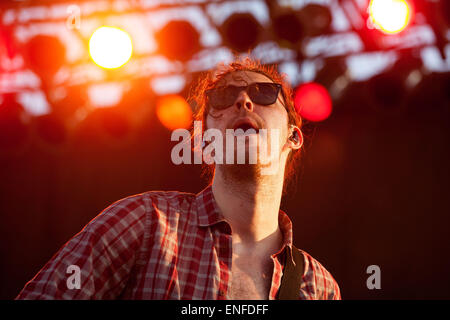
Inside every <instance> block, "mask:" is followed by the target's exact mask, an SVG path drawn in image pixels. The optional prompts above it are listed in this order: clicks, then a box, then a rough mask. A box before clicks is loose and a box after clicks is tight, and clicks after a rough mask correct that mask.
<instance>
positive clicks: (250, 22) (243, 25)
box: [220, 13, 262, 52]
mask: <svg viewBox="0 0 450 320" xmlns="http://www.w3.org/2000/svg"><path fill="white" fill-rule="evenodd" d="M261 31H262V27H261V25H260V24H259V22H258V21H257V20H256V18H255V17H254V16H253V15H252V14H250V13H235V14H232V15H231V16H229V17H228V18H227V19H226V20H225V22H224V23H223V24H222V26H221V27H220V32H221V34H222V37H223V39H224V42H225V45H227V46H228V47H230V48H231V49H233V50H235V51H237V52H247V51H248V50H251V49H253V48H254V47H255V46H256V45H257V43H258V41H259V37H260V33H261Z"/></svg>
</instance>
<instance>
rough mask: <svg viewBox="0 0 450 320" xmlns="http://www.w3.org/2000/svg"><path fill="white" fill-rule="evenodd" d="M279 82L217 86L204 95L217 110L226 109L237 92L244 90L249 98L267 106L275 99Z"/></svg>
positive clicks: (231, 103)
mask: <svg viewBox="0 0 450 320" xmlns="http://www.w3.org/2000/svg"><path fill="white" fill-rule="evenodd" d="M280 89H281V84H278V83H273V82H256V83H252V84H250V85H248V86H242V87H238V86H233V85H229V86H226V87H218V88H213V89H209V90H206V97H207V98H208V103H209V105H210V106H211V107H213V108H214V109H218V110H223V109H226V108H228V107H230V106H232V105H233V103H234V102H235V101H236V99H237V97H238V95H239V93H240V92H241V91H242V90H245V91H246V92H247V94H248V96H249V97H250V99H251V100H252V101H253V102H254V103H256V104H259V105H262V106H268V105H271V104H273V103H275V101H277V98H278V93H279V92H280Z"/></svg>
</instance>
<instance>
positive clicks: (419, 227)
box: [0, 74, 450, 299]
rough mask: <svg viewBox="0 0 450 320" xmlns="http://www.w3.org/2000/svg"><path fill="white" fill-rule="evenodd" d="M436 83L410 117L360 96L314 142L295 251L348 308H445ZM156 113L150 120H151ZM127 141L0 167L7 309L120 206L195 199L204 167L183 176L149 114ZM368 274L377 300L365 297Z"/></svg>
mask: <svg viewBox="0 0 450 320" xmlns="http://www.w3.org/2000/svg"><path fill="white" fill-rule="evenodd" d="M441 77H442V79H440V80H439V81H437V80H435V79H434V80H433V78H431V79H432V80H429V83H428V85H425V86H427V87H426V90H425V89H424V90H422V91H418V92H416V93H415V94H411V95H410V96H409V97H408V98H407V100H405V102H404V106H405V107H404V108H399V109H398V110H397V109H396V110H387V109H381V108H377V107H376V106H375V107H373V104H372V103H371V100H370V97H369V96H368V95H367V94H366V91H365V90H364V86H363V85H362V84H354V85H353V87H352V88H351V90H349V91H348V92H347V94H346V95H345V96H344V97H343V98H342V99H341V100H340V101H339V103H336V104H335V106H334V112H333V113H332V115H331V117H330V118H328V119H327V120H326V121H323V122H321V123H319V124H312V123H309V124H308V123H307V124H306V125H305V127H304V131H305V135H306V136H307V141H306V144H305V149H304V155H303V160H302V164H301V167H300V168H298V170H299V172H300V177H299V180H298V183H297V188H296V190H294V189H292V190H293V191H291V192H290V193H289V194H288V196H287V197H286V198H285V199H284V201H283V203H282V209H283V210H285V211H286V212H287V213H288V215H289V216H290V217H291V219H292V220H293V223H294V243H295V245H296V246H298V247H299V248H302V249H303V250H305V251H307V252H308V253H310V254H311V255H312V256H313V257H315V258H316V259H317V260H318V261H319V262H321V263H322V264H323V265H324V266H325V267H326V268H327V269H328V270H329V271H330V272H331V273H332V275H333V276H334V277H335V279H336V280H337V282H338V283H339V285H340V288H341V293H342V297H343V298H344V299H449V298H450V293H449V291H448V288H449V285H450V273H449V272H448V271H449V270H450V257H449V252H450V241H449V236H448V228H449V222H450V218H449V212H450V210H449V209H450V206H449V201H448V194H449V188H448V181H449V169H448V164H449V162H450V161H449V160H450V159H449V142H450V141H449V138H450V135H449V130H450V127H449V124H450V121H449V120H450V111H449V110H450V107H449V104H450V103H449V101H450V97H449V92H450V87H449V81H448V80H449V79H448V75H446V74H444V75H442V76H441ZM153 110H154V109H153ZM142 123H143V124H142V125H141V126H139V127H138V128H135V129H133V131H132V135H131V137H130V138H129V139H128V140H126V139H122V140H123V141H121V140H120V139H119V138H118V139H116V140H114V139H105V136H104V135H103V134H100V133H99V132H98V130H94V129H93V128H95V127H96V123H95V120H92V121H91V122H89V121H88V122H87V124H86V125H85V126H84V127H82V128H81V129H79V130H78V132H76V133H75V134H74V135H73V136H71V137H68V138H67V139H66V140H63V142H62V143H60V144H55V145H53V146H52V145H51V144H48V145H43V144H42V143H39V142H38V141H37V140H32V141H31V142H30V145H29V147H28V148H27V150H26V152H24V153H22V154H20V155H2V156H1V157H0V220H1V224H0V283H1V285H0V298H1V299H12V298H14V297H15V296H16V295H17V294H18V293H19V291H20V290H21V288H22V287H23V286H24V285H25V283H26V282H27V281H28V280H30V279H31V278H32V277H33V276H34V275H35V274H36V273H37V272H38V271H39V269H40V268H41V267H42V266H43V265H44V264H45V263H46V262H47V261H48V260H49V259H50V258H51V257H52V255H53V254H54V253H56V251H57V250H58V249H59V248H60V247H61V246H62V245H64V243H66V242H67V241H68V240H69V239H70V238H71V237H72V236H73V235H75V234H76V233H77V232H79V231H80V230H81V229H82V228H83V226H84V225H86V224H87V223H88V222H89V221H90V220H91V219H92V218H94V217H95V216H96V215H97V214H99V213H100V212H101V211H102V210H103V209H104V208H105V207H106V206H108V205H109V204H111V203H112V202H114V201H116V200H118V199H120V198H122V197H125V196H128V195H131V194H136V193H141V192H145V191H148V190H180V191H185V192H194V193H197V192H199V191H201V190H202V189H203V188H204V187H205V186H206V183H205V181H202V180H201V179H200V178H199V173H200V166H199V165H181V166H175V165H173V164H172V162H171V160H170V150H171V148H172V146H173V145H174V144H175V143H174V142H171V141H170V131H169V130H167V129H165V128H164V127H162V126H161V125H160V123H159V122H158V121H157V120H156V119H155V116H154V114H153V112H150V113H148V114H147V115H146V118H145V119H144V121H143V122H142ZM369 265H378V266H379V267H380V269H381V289H380V290H368V289H367V287H366V280H367V278H368V277H369V274H367V273H366V269H367V267H368V266H369Z"/></svg>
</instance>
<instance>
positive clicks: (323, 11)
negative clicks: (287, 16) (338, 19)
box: [299, 3, 333, 37]
mask: <svg viewBox="0 0 450 320" xmlns="http://www.w3.org/2000/svg"><path fill="white" fill-rule="evenodd" d="M299 15H300V17H301V19H302V21H303V24H304V26H305V29H306V34H307V35H308V36H309V37H317V36H320V35H322V34H326V33H328V32H329V31H330V27H331V22H332V20H333V17H332V15H331V11H330V9H329V8H328V7H326V6H323V5H319V4H314V3H310V4H308V5H306V6H305V7H304V8H302V9H301V10H300V12H299Z"/></svg>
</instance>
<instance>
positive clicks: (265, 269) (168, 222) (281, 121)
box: [17, 59, 341, 299]
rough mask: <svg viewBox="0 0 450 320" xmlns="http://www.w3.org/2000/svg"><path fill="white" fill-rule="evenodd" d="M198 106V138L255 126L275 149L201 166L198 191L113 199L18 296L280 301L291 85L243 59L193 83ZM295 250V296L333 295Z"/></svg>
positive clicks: (290, 157)
mask: <svg viewBox="0 0 450 320" xmlns="http://www.w3.org/2000/svg"><path fill="white" fill-rule="evenodd" d="M211 75H212V74H211ZM196 101H197V106H198V110H197V113H196V120H201V121H203V123H202V125H203V132H204V131H205V130H207V129H210V128H214V129H216V130H218V131H219V132H221V133H222V134H223V136H226V133H227V132H226V131H227V129H228V130H230V129H233V130H237V129H239V128H240V129H243V130H244V129H249V128H250V129H254V130H255V131H258V132H259V131H261V130H262V129H264V130H266V131H267V132H268V134H269V137H268V138H267V140H266V141H267V142H268V144H271V147H274V146H275V148H274V149H271V150H275V152H274V153H272V154H270V155H269V156H268V157H267V158H265V159H262V160H264V161H262V160H261V159H259V160H258V161H257V162H256V163H248V162H247V163H244V164H239V163H231V164H230V163H228V162H226V161H216V162H217V163H215V164H212V165H210V166H208V167H207V168H208V169H209V171H208V170H207V172H210V173H211V177H212V182H211V183H210V184H209V185H208V187H207V188H205V189H204V190H203V191H202V192H200V193H199V194H197V195H194V194H188V193H182V192H162V191H154V192H147V193H143V194H139V195H135V196H132V197H128V198H126V199H122V200H120V201H118V202H116V203H114V204H113V205H111V206H110V207H108V208H107V209H105V210H104V211H103V212H102V213H101V214H100V215H98V216H97V217H96V218H95V219H93V220H92V221H91V222H90V223H89V224H88V225H87V226H86V227H85V228H84V229H83V230H82V231H81V232H80V233H78V234H77V235H76V236H75V237H74V238H72V239H71V240H70V241H69V242H68V243H67V244H66V245H65V246H64V247H63V248H61V249H60V251H59V252H58V253H57V254H56V255H55V256H54V257H53V258H52V259H51V260H50V261H49V262H48V263H47V264H46V265H45V266H44V268H43V269H42V270H41V271H40V272H39V273H38V274H37V275H36V276H35V277H34V278H33V279H32V280H31V281H30V282H28V283H27V285H26V286H25V288H24V289H23V290H22V291H21V292H20V294H19V296H18V297H17V298H18V299H278V298H279V291H280V284H281V280H282V277H283V273H284V272H285V270H286V264H287V263H288V261H289V259H293V255H292V252H293V251H292V250H298V249H295V248H294V247H293V240H292V225H291V222H290V220H289V218H288V216H287V215H286V213H284V212H283V211H281V210H280V203H281V198H282V194H283V186H286V183H285V179H287V178H289V177H290V175H291V172H290V170H293V169H295V166H293V164H295V159H298V152H299V149H300V148H301V146H302V143H303V137H302V133H301V131H300V124H301V122H300V119H299V117H298V116H297V114H296V112H295V109H294V107H293V103H292V99H291V91H290V89H289V86H288V85H287V84H286V83H285V82H284V81H283V79H282V78H281V77H280V75H279V74H278V73H277V72H276V71H275V70H274V69H273V68H267V67H264V66H262V65H260V64H259V63H257V62H254V61H251V60H250V59H246V60H244V61H236V62H234V63H232V64H230V65H228V66H223V67H222V70H219V72H218V73H216V74H215V76H214V77H209V78H205V79H204V80H203V81H201V82H200V83H199V85H198V87H197V92H196ZM275 133H276V135H275ZM246 136H248V137H247V138H248V139H249V140H250V136H251V134H248V135H247V134H246ZM273 137H275V139H271V138H273ZM249 140H247V141H246V142H245V143H246V144H245V152H246V155H247V156H249V153H250V149H251V148H250V145H251V143H250V142H249ZM253 141H254V140H253ZM257 141H258V143H260V142H259V141H262V140H257ZM269 141H270V142H269ZM238 147H239V146H237V145H235V148H234V149H233V150H231V152H232V153H233V157H234V156H237V149H238ZM259 147H261V145H259ZM216 151H217V153H218V154H220V153H221V152H220V151H221V150H216ZM226 152H230V150H225V152H224V154H223V155H222V156H223V157H226V154H225V153H226ZM216 159H217V158H216ZM268 159H269V160H268ZM219 160H220V159H219ZM266 160H268V161H269V162H271V163H269V165H270V164H274V163H275V164H276V166H274V168H275V170H274V171H273V172H270V173H267V172H265V169H266V168H267V165H268V163H267V161H266ZM299 252H300V253H301V256H302V259H303V262H304V271H303V274H302V277H301V278H302V284H301V287H300V289H299V290H298V299H340V298H341V296H340V291H339V287H338V285H337V283H336V281H335V280H334V279H333V277H332V276H331V274H330V273H329V272H328V271H327V270H326V269H325V268H324V267H323V266H322V265H321V264H320V263H319V262H317V261H316V260H315V259H314V258H312V257H311V256H310V255H309V254H308V253H306V252H304V251H302V250H299ZM289 263H290V262H289ZM293 263H294V264H295V262H293ZM73 270H75V271H73ZM77 270H78V271H79V275H78V278H76V277H75V273H74V274H72V272H76V271H77ZM76 280H78V283H77V281H76Z"/></svg>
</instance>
